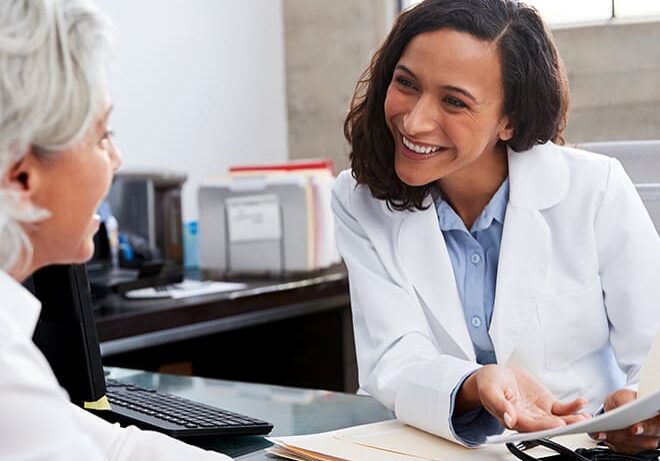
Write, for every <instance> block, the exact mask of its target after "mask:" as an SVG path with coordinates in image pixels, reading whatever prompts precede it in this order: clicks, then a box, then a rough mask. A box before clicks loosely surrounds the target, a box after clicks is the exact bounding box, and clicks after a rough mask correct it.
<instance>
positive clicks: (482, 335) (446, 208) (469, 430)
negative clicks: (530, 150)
mask: <svg viewBox="0 0 660 461" xmlns="http://www.w3.org/2000/svg"><path fill="white" fill-rule="evenodd" d="M508 201H509V180H508V178H507V179H506V180H504V182H503V183H502V185H501V186H500V187H499V189H498V190H497V192H495V195H493V197H492V198H491V199H490V202H489V203H488V205H486V207H485V208H484V210H483V211H482V212H481V214H480V215H479V217H478V218H477V219H476V220H475V222H474V223H473V224H472V228H471V229H470V230H469V231H468V229H467V228H466V227H465V224H464V223H463V220H461V218H460V217H459V216H458V214H456V212H455V211H454V209H453V208H452V207H451V206H450V205H449V203H447V202H446V201H444V200H443V199H442V197H441V196H440V195H439V194H437V195H436V197H435V205H436V212H437V214H438V223H439V224H440V229H441V231H442V234H443V236H444V238H445V242H446V244H447V250H448V252H449V258H450V260H451V264H452V267H453V269H454V277H455V279H456V287H457V288H458V294H459V296H460V299H461V303H462V305H463V315H464V316H465V323H466V325H467V328H468V331H469V333H470V338H471V340H472V345H473V347H474V351H475V354H476V357H477V362H478V363H480V364H482V365H485V364H488V363H496V362H497V358H496V356H495V350H494V348H493V343H492V341H491V339H490V335H489V334H488V329H489V327H490V320H491V317H492V315H493V305H494V303H495V282H496V280H497V265H498V262H499V259H500V243H501V241H502V231H503V229H504V217H505V214H506V206H507V203H508ZM458 387H460V386H457V389H455V390H454V393H453V395H452V403H453V402H454V401H455V399H456V393H457V391H458ZM452 409H453V404H452ZM452 426H453V429H454V432H455V434H456V435H457V436H458V437H459V438H461V439H463V441H465V442H466V443H469V444H477V443H479V442H481V441H482V440H483V438H484V437H485V435H488V434H493V433H498V432H501V431H502V427H501V426H500V425H499V423H498V422H497V420H496V419H495V418H494V417H492V416H491V415H490V414H489V413H487V412H486V411H485V410H483V409H481V410H475V411H473V412H470V413H467V414H465V415H462V416H460V417H455V418H452Z"/></svg>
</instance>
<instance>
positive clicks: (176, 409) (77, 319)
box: [25, 265, 273, 437]
mask: <svg viewBox="0 0 660 461" xmlns="http://www.w3.org/2000/svg"><path fill="white" fill-rule="evenodd" d="M25 286H26V287H27V288H28V289H30V290H31V291H32V292H33V293H34V294H35V296H36V297H37V298H38V299H39V300H40V301H41V303H42V309H41V314H40V317H39V321H38V323H37V327H36V329H35V332H34V336H33V340H34V343H35V344H36V345H37V347H39V349H41V351H42V353H43V354H44V356H45V357H46V359H47V360H48V362H49V364H50V366H51V368H52V369H53V371H54V373H55V376H56V377H57V380H58V381H59V383H60V385H61V386H62V387H63V388H64V389H66V390H67V392H68V393H69V396H70V398H71V401H72V402H74V403H76V404H78V405H81V406H84V403H86V402H97V401H99V400H101V399H102V398H103V397H104V396H106V397H107V398H108V401H109V402H110V404H111V406H112V409H111V410H97V411H94V413H96V414H98V415H99V416H101V417H102V418H104V419H107V420H109V421H113V422H119V423H121V424H124V425H128V424H132V425H135V426H137V427H141V428H143V429H150V430H156V431H159V432H164V433H166V434H168V435H171V436H173V437H193V436H210V435H238V434H255V435H256V434H267V433H268V432H270V431H271V430H272V428H273V426H272V425H271V424H269V423H267V422H265V421H261V420H259V419H255V418H252V417H248V416H244V415H240V414H238V413H234V412H229V411H226V410H222V409H219V408H216V407H212V406H209V405H204V404H201V403H198V402H193V401H191V400H188V399H184V398H181V397H177V396H174V395H170V394H166V393H162V392H158V391H156V390H153V389H146V388H143V387H140V386H136V385H133V384H123V383H121V382H118V381H114V380H109V381H108V382H107V383H106V380H105V375H104V371H103V366H102V363H101V352H100V347H99V341H98V336H97V333H96V324H95V322H94V316H93V312H92V305H91V295H90V289H89V283H88V281H87V272H86V269H85V266H84V265H66V266H49V267H45V268H43V269H40V270H39V271H37V272H35V273H34V274H33V276H32V277H31V278H30V279H28V280H27V281H26V282H25Z"/></svg>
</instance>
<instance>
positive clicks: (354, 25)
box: [284, 0, 397, 170]
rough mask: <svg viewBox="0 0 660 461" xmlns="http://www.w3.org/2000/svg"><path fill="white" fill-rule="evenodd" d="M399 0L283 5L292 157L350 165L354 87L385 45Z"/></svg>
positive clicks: (305, 0)
mask: <svg viewBox="0 0 660 461" xmlns="http://www.w3.org/2000/svg"><path fill="white" fill-rule="evenodd" d="M396 4H397V1H396V0H333V1H323V0H284V37H285V38H284V42H285V48H286V53H285V54H286V76H287V107H288V112H289V158H292V159H300V158H311V157H330V158H333V159H334V160H335V167H336V169H337V170H341V169H343V168H345V167H346V166H347V165H348V160H347V153H348V143H347V142H346V140H345V139H344V136H343V123H344V118H345V117H346V113H347V111H348V106H349V104H350V101H351V97H352V95H353V89H354V88H355V83H356V81H357V79H358V77H359V76H360V74H361V73H362V71H363V70H364V69H365V68H366V67H367V65H368V63H369V60H370V59H371V55H372V54H373V52H374V51H375V50H376V49H377V48H378V46H379V45H380V43H381V42H382V41H383V39H384V38H385V36H386V35H387V32H388V31H389V28H390V26H391V24H392V21H393V18H394V15H395V13H396Z"/></svg>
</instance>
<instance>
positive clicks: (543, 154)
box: [489, 143, 569, 363]
mask: <svg viewBox="0 0 660 461" xmlns="http://www.w3.org/2000/svg"><path fill="white" fill-rule="evenodd" d="M508 159H509V184H510V192H509V204H508V206H507V211H506V216H505V219H504V230H503V234H502V242H501V245H500V259H499V266H498V270H497V284H496V292H495V305H494V309H493V317H492V320H491V325H490V329H489V333H490V337H491V339H492V341H493V346H494V347H495V353H496V355H497V361H498V363H505V362H506V361H507V360H508V359H509V358H510V357H511V354H512V353H513V351H514V349H515V346H516V343H517V341H518V340H519V339H520V338H521V336H522V335H523V333H524V331H525V328H526V326H527V323H528V322H529V321H530V317H531V316H532V315H533V314H534V313H535V312H536V304H537V302H538V300H539V297H540V296H541V294H542V292H543V288H544V286H545V282H546V277H547V273H548V268H549V265H550V258H551V251H552V248H551V235H550V228H549V226H548V224H547V222H546V221H545V218H544V217H543V214H542V213H541V210H544V209H547V208H550V207H552V206H554V205H556V204H557V203H559V202H560V201H561V200H562V199H563V198H564V196H565V195H566V193H567V191H568V184H569V170H568V166H567V165H566V160H565V159H564V158H563V157H562V155H561V153H560V152H558V149H557V147H556V146H555V145H554V144H552V143H547V144H545V145H539V146H535V147H534V148H532V149H531V150H529V151H527V152H522V153H516V152H512V151H509V157H508Z"/></svg>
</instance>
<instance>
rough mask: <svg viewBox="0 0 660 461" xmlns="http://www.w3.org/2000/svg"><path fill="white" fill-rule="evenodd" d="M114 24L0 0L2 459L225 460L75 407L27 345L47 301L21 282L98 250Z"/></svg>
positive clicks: (40, 4)
mask: <svg viewBox="0 0 660 461" xmlns="http://www.w3.org/2000/svg"><path fill="white" fill-rule="evenodd" d="M108 30H109V28H108V24H107V21H106V19H105V17H104V16H103V15H102V14H101V13H100V12H99V11H98V10H97V9H96V8H95V7H94V6H93V5H92V4H91V2H90V1H88V0H0V174H1V180H0V181H1V182H0V293H2V302H0V369H2V373H0V459H3V460H19V459H20V460H42V459H43V460H46V459H47V460H49V461H54V460H67V461H71V460H85V461H94V460H131V461H139V460H146V459H158V460H160V461H162V460H179V459H186V460H208V461H211V460H220V459H228V458H227V457H226V456H224V455H221V454H218V453H212V452H208V451H204V450H200V449H198V448H196V447H192V446H189V445H186V444H184V443H181V442H179V441H176V440H174V439H171V438H169V437H166V436H164V435H161V434H157V433H154V432H149V431H140V430H138V429H136V428H134V427H130V428H126V429H124V428H121V427H119V426H118V425H112V424H110V423H107V422H105V421H103V420H101V419H99V418H97V417H96V416H94V415H92V414H90V413H87V412H85V411H83V410H81V409H79V408H78V407H75V406H74V405H72V404H71V403H69V401H68V398H67V395H66V393H65V392H64V391H63V390H62V389H61V388H60V387H59V385H58V383H57V380H56V378H55V376H54V375H53V373H52V371H51V370H50V368H49V366H48V363H47V362H46V360H45V359H44V357H43V356H42V355H41V353H40V352H39V350H38V349H37V348H36V346H35V345H34V344H33V343H32V341H31V337H32V334H33V331H34V328H35V324H36V321H37V318H38V317H39V310H40V304H39V302H38V301H37V300H36V299H35V298H34V297H33V296H32V295H31V294H30V293H29V292H27V291H26V290H25V289H24V288H23V287H22V286H21V285H20V282H21V281H22V280H24V279H25V278H27V277H28V276H29V275H30V274H31V273H32V272H34V271H35V270H37V269H39V268H40V267H43V266H45V265H48V264H54V263H73V262H82V261H85V260H87V259H88V258H90V257H91V255H92V253H93V249H94V246H93V241H92V237H93V235H94V233H95V232H96V230H97V229H98V226H99V220H98V217H97V216H96V215H95V211H96V209H97V207H98V206H99V203H100V202H101V200H102V199H103V197H104V196H105V195H106V194H107V192H108V189H109V187H110V183H111V181H112V174H113V171H114V170H116V169H117V168H118V167H119V166H120V164H121V156H120V154H119V151H118V150H117V147H116V146H115V145H114V143H113V141H112V138H111V133H110V131H109V129H108V118H109V115H110V111H111V108H112V106H111V104H110V99H109V96H108V94H107V92H106V85H105V64H106V62H107V60H108V55H109V48H110V46H109V42H110V40H109V33H108Z"/></svg>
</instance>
